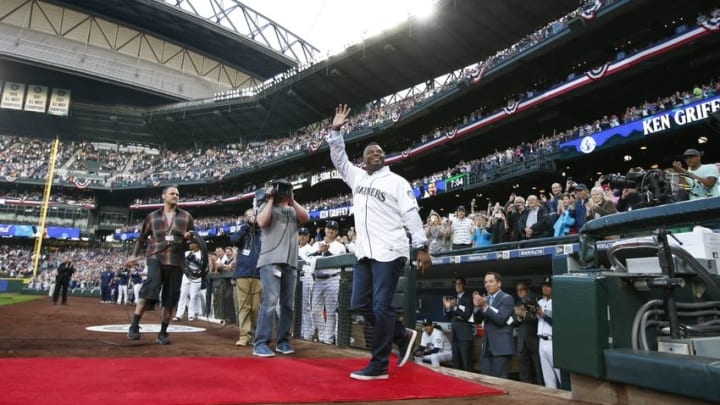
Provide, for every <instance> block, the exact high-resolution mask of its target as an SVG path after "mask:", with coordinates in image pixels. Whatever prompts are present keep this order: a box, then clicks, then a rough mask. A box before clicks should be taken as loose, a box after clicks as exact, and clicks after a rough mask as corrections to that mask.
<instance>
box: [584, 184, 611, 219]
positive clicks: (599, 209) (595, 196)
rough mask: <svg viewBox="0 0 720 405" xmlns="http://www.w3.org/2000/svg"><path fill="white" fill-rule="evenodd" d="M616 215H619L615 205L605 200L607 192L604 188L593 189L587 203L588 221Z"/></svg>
mask: <svg viewBox="0 0 720 405" xmlns="http://www.w3.org/2000/svg"><path fill="white" fill-rule="evenodd" d="M615 213H617V209H616V208H615V204H613V202H612V201H610V200H608V199H606V198H605V190H603V189H602V187H593V188H592V190H591V191H590V199H589V200H588V202H587V219H596V218H600V217H604V216H605V215H610V214H615Z"/></svg>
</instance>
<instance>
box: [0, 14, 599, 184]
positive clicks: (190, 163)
mask: <svg viewBox="0 0 720 405" xmlns="http://www.w3.org/2000/svg"><path fill="white" fill-rule="evenodd" d="M587 3H588V4H590V3H592V4H594V3H595V2H594V1H588V2H587ZM584 7H586V5H585V4H584V5H583V6H581V7H580V8H578V9H577V10H576V11H574V12H573V13H571V14H569V15H568V16H566V17H563V18H562V19H560V20H558V21H554V22H552V23H550V24H548V25H547V26H546V27H544V28H542V29H541V30H539V31H537V32H536V33H534V34H532V35H529V36H528V37H526V38H523V39H522V40H521V41H519V42H518V43H517V44H515V45H513V46H512V47H510V48H509V49H507V50H503V51H500V52H498V53H497V54H496V55H494V56H493V57H491V58H489V59H488V60H487V61H486V62H487V63H499V62H500V61H502V60H504V59H505V58H508V57H510V56H512V55H514V54H516V53H517V52H520V51H522V50H524V49H526V48H527V47H530V46H533V45H534V44H536V43H538V42H539V41H542V40H544V39H545V38H547V37H548V36H549V35H550V34H551V33H552V31H553V30H552V29H551V27H557V24H558V23H561V24H565V23H566V22H567V20H568V19H569V18H574V17H576V16H577V15H578V13H580V12H582V10H583V9H584ZM486 62H483V63H486ZM450 85H451V84H446V85H445V86H444V87H443V86H440V87H438V88H436V87H434V86H431V87H427V88H426V89H425V91H424V92H422V93H420V94H415V95H413V96H412V97H408V98H407V99H405V100H402V101H399V102H397V103H393V104H390V105H381V103H379V102H378V103H371V104H370V105H369V106H368V108H367V109H366V110H365V111H362V112H360V113H359V114H357V115H355V116H354V117H352V119H351V122H350V123H349V125H347V126H346V129H345V130H346V131H349V132H352V131H354V130H358V129H363V128H368V127H372V126H374V125H377V124H378V123H379V122H385V121H387V120H389V119H396V117H397V116H398V115H400V114H402V113H404V112H406V111H408V110H410V109H412V108H414V106H415V105H416V104H417V103H419V102H421V101H422V100H424V99H426V98H428V97H431V96H433V95H434V94H437V93H439V92H442V91H444V90H445V89H446V88H447V87H449V86H450ZM324 127H326V125H322V123H316V124H313V125H311V126H309V127H307V128H303V129H300V130H299V131H297V132H296V133H295V134H293V135H292V136H291V137H289V138H285V139H276V140H265V141H262V142H250V143H248V145H247V146H246V147H245V148H242V147H240V146H239V145H225V146H218V147H211V148H208V149H205V150H187V151H184V152H177V151H164V152H163V153H162V154H161V155H159V156H158V155H153V154H148V155H146V154H136V155H133V154H130V153H120V152H118V151H115V152H113V151H110V150H98V149H97V148H94V147H93V145H92V143H89V142H81V143H78V144H76V143H75V142H71V143H70V144H63V145H62V146H61V148H60V151H59V154H58V162H59V163H60V165H61V166H62V165H63V164H66V163H68V161H69V160H72V162H69V164H67V165H66V167H65V168H64V170H62V171H59V173H58V177H59V178H60V179H61V180H64V181H68V182H74V181H76V180H77V179H78V177H83V174H82V173H77V172H78V171H79V172H84V171H86V170H88V171H91V172H92V173H90V172H88V173H86V174H85V176H84V178H82V180H83V181H89V182H90V184H104V185H106V186H111V187H112V186H127V185H133V184H138V183H142V184H149V183H150V184H155V183H160V182H164V181H190V180H201V179H203V180H205V179H212V178H222V177H224V176H225V175H227V174H229V173H231V172H233V171H236V170H241V169H246V168H250V167H256V166H258V165H262V164H263V163H265V162H268V161H271V160H275V159H280V158H282V157H285V156H287V155H288V154H291V153H295V152H299V151H303V150H305V149H306V148H307V147H308V144H310V143H312V142H317V141H318V139H322V135H323V134H322V130H318V129H317V128H324ZM310 128H314V129H310ZM3 138H5V137H3ZM424 138H425V139H427V137H424ZM12 150H16V151H17V152H20V153H15V154H13V153H10V154H11V155H13V157H15V158H16V159H5V161H6V162H7V163H6V164H4V165H3V166H2V167H0V176H9V177H25V178H43V177H45V176H46V174H47V165H46V163H45V161H46V160H45V159H44V157H45V156H47V154H48V153H47V152H48V151H49V145H47V144H45V143H44V142H40V141H33V142H31V143H30V145H27V144H25V145H23V142H16V143H13V142H12V139H9V140H8V139H3V140H2V141H1V142H0V155H3V156H4V155H5V152H6V151H8V152H12ZM25 159H28V160H25ZM16 160H17V161H16ZM23 160H24V162H23ZM88 162H96V165H93V167H92V168H90V167H88ZM95 166H97V167H95ZM95 170H97V173H95V172H94V171H95Z"/></svg>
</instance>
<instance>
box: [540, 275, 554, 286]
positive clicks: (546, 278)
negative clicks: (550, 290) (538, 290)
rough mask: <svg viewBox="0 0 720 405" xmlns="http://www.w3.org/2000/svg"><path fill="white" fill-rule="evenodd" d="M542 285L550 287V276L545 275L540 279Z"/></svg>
mask: <svg viewBox="0 0 720 405" xmlns="http://www.w3.org/2000/svg"><path fill="white" fill-rule="evenodd" d="M542 285H546V286H548V287H552V277H545V278H544V279H543V281H542Z"/></svg>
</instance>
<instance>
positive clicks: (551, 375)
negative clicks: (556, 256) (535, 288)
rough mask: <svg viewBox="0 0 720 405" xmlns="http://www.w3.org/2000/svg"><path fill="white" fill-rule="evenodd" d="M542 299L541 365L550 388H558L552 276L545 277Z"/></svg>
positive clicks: (546, 384) (544, 378)
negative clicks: (554, 349) (554, 347)
mask: <svg viewBox="0 0 720 405" xmlns="http://www.w3.org/2000/svg"><path fill="white" fill-rule="evenodd" d="M542 294H543V297H542V299H540V300H538V310H537V317H538V329H537V330H538V338H540V339H539V343H540V349H539V351H540V367H541V368H542V374H543V380H545V386H546V387H548V388H557V387H558V384H559V383H560V369H557V368H555V367H554V363H553V342H552V338H553V333H552V278H550V277H545V279H544V280H543V283H542Z"/></svg>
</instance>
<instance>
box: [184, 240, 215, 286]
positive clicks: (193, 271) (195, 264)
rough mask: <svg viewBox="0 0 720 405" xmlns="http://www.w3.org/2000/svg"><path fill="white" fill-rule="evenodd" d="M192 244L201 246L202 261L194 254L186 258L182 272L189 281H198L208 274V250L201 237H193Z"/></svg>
mask: <svg viewBox="0 0 720 405" xmlns="http://www.w3.org/2000/svg"><path fill="white" fill-rule="evenodd" d="M190 243H191V244H197V245H198V246H200V259H198V258H197V256H195V255H194V254H193V255H187V256H185V261H183V266H182V270H183V273H185V275H186V276H187V277H188V278H189V279H191V280H196V279H199V278H203V277H205V275H206V274H207V272H208V269H209V267H208V261H209V260H208V249H207V245H206V244H205V241H204V240H202V238H201V237H200V235H193V240H192V241H191V242H190Z"/></svg>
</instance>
